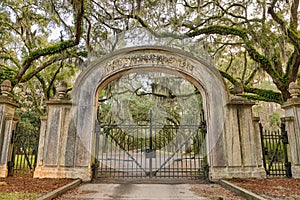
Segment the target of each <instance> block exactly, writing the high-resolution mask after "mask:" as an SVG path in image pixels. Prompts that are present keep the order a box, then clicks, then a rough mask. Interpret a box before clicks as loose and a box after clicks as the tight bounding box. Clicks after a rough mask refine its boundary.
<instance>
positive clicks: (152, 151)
mask: <svg viewBox="0 0 300 200" xmlns="http://www.w3.org/2000/svg"><path fill="white" fill-rule="evenodd" d="M146 158H156V149H146Z"/></svg>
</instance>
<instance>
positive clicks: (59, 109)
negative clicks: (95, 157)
mask: <svg viewBox="0 0 300 200" xmlns="http://www.w3.org/2000/svg"><path fill="white" fill-rule="evenodd" d="M47 106H48V116H47V117H43V118H42V123H41V136H40V143H39V150H38V151H39V154H38V163H37V167H36V169H35V172H34V177H35V178H81V179H83V180H90V179H91V177H90V174H91V172H89V168H88V166H86V167H82V166H77V165H76V162H75V159H76V155H77V154H80V153H79V152H76V150H75V146H76V142H77V141H76V129H74V128H73V127H72V119H71V108H72V102H71V101H70V100H68V99H67V98H66V84H65V83H64V82H63V83H61V84H60V86H59V87H58V98H56V99H52V100H50V101H47ZM76 153H77V154H76Z"/></svg>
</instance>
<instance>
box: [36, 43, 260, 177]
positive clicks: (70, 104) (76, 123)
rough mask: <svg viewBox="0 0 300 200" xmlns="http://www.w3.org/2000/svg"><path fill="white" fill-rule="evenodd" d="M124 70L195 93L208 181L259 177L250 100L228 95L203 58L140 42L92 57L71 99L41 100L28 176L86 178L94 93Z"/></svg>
mask: <svg viewBox="0 0 300 200" xmlns="http://www.w3.org/2000/svg"><path fill="white" fill-rule="evenodd" d="M130 70H133V71H152V72H157V71H159V72H164V73H168V74H174V73H179V74H180V76H182V77H184V78H185V79H186V80H188V81H189V82H191V83H192V84H193V85H194V86H195V87H197V89H198V90H199V91H200V93H201V96H202V99H203V109H204V112H205V118H206V122H207V141H206V146H207V151H208V152H207V153H208V165H209V167H210V169H209V176H210V179H220V178H229V177H262V176H264V174H265V172H264V170H263V168H262V159H261V149H260V138H259V132H258V130H257V128H258V127H257V126H256V124H255V123H254V122H253V119H252V112H251V106H252V105H253V104H252V102H249V101H247V100H245V99H243V98H241V97H234V98H231V97H230V96H229V93H228V91H227V88H226V85H225V83H224V81H223V79H222V77H221V75H220V73H219V72H218V71H217V70H216V69H215V68H214V67H213V66H211V65H210V64H209V63H207V62H206V61H204V60H201V59H198V58H196V57H194V56H193V55H191V54H189V53H187V52H184V51H182V50H178V49H174V48H167V47H157V46H143V47H134V48H126V49H122V50H118V51H116V52H114V53H112V54H109V55H107V56H105V57H102V58H100V59H99V60H96V61H94V62H93V63H92V64H90V65H89V66H88V67H87V68H86V69H85V70H84V71H83V72H82V73H81V74H80V76H79V77H78V79H77V81H76V84H75V86H74V88H73V91H72V99H71V100H67V99H65V98H64V95H63V92H62V94H61V95H60V98H58V99H53V100H51V101H49V102H48V103H47V104H48V108H49V110H48V117H47V119H44V120H43V121H42V122H43V123H42V127H41V141H40V146H39V156H38V163H37V168H36V170H35V173H34V177H59V178H62V177H64V178H81V179H83V180H90V179H91V178H92V164H93V163H92V158H93V156H94V155H93V152H94V149H95V142H94V141H95V133H94V128H95V121H96V111H97V100H98V93H99V91H100V90H101V89H103V87H104V86H105V85H107V83H109V82H110V81H112V80H114V79H116V78H118V77H121V76H123V75H124V74H126V73H129V71H130Z"/></svg>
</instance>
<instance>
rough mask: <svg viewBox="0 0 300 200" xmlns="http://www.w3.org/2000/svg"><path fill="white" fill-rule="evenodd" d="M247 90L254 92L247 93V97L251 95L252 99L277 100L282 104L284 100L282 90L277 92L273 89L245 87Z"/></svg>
mask: <svg viewBox="0 0 300 200" xmlns="http://www.w3.org/2000/svg"><path fill="white" fill-rule="evenodd" d="M244 89H245V92H247V93H252V94H253V95H251V94H246V95H245V97H247V98H248V97H249V98H251V99H255V100H260V101H268V102H276V103H279V104H282V103H283V102H284V100H283V97H282V94H281V93H280V92H275V91H273V90H263V89H258V88H251V87H247V86H246V87H245V88H244Z"/></svg>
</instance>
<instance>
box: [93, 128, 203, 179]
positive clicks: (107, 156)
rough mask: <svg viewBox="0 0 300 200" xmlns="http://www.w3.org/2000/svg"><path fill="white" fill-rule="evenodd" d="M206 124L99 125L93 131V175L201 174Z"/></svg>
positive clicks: (151, 176) (185, 175)
mask: <svg viewBox="0 0 300 200" xmlns="http://www.w3.org/2000/svg"><path fill="white" fill-rule="evenodd" d="M205 135H206V125H205V123H204V122H203V123H202V124H200V125H153V124H151V122H150V125H148V126H146V125H144V126H139V125H103V126H101V129H100V131H99V132H98V133H97V134H96V160H97V162H98V166H97V168H96V169H95V177H97V178H103V177H105V178H108V177H109V178H112V177H115V178H122V177H132V178H136V177H149V178H154V177H167V178H176V177H177V178H183V177H184V178H188V179H196V178H200V177H201V176H204V174H205V171H204V170H205V168H207V161H206V144H205V142H206V140H205Z"/></svg>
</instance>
